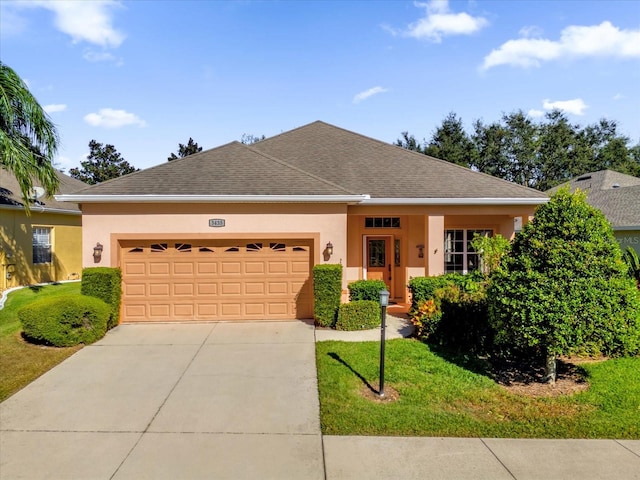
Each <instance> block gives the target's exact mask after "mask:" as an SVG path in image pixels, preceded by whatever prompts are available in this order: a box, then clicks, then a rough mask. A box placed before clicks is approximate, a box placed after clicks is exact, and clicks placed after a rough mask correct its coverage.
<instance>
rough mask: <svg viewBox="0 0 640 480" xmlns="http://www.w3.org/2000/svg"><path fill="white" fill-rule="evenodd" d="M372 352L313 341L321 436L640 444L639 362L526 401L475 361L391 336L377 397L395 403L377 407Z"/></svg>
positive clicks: (603, 367) (599, 368)
mask: <svg viewBox="0 0 640 480" xmlns="http://www.w3.org/2000/svg"><path fill="white" fill-rule="evenodd" d="M379 349H380V344H379V343H378V342H362V343H350V342H335V341H331V342H319V343H317V345H316V358H317V360H316V361H317V367H318V387H319V391H320V413H321V425H322V432H323V433H325V434H329V435H398V436H400V435H402V436H434V437H436V436H445V437H522V438H619V439H640V376H639V375H638V372H640V357H635V358H621V359H615V360H607V361H603V362H600V363H590V364H584V365H582V366H581V368H583V369H584V371H585V375H586V378H587V381H588V383H589V388H588V390H586V391H583V392H581V393H576V394H573V395H562V396H555V397H531V396H525V395H519V394H514V393H511V392H509V391H507V389H505V388H504V387H502V386H500V385H499V384H497V383H496V382H495V381H494V380H492V379H491V378H490V377H489V376H488V375H486V374H484V371H483V370H484V368H485V367H484V366H483V364H482V362H476V361H473V359H471V361H469V362H468V363H467V364H466V365H465V367H463V366H460V365H461V364H462V363H461V362H457V363H458V365H457V364H454V363H451V362H450V361H447V360H446V359H444V358H443V357H442V356H438V355H437V354H436V353H434V352H432V351H431V350H430V348H429V346H427V345H426V344H424V343H421V342H419V341H417V340H413V339H398V340H389V341H387V344H386V357H385V359H386V360H385V363H386V368H385V391H389V392H392V393H393V392H394V391H397V392H398V399H397V400H395V401H387V402H379V401H376V400H375V399H372V397H375V395H371V389H373V390H376V388H377V382H378V373H379V372H378V368H379ZM367 384H368V385H369V386H368V385H367ZM370 387H371V388H370Z"/></svg>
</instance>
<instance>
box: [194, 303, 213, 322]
mask: <svg viewBox="0 0 640 480" xmlns="http://www.w3.org/2000/svg"><path fill="white" fill-rule="evenodd" d="M196 311H197V318H198V319H210V318H215V317H217V316H218V305H217V304H215V303H198V304H196Z"/></svg>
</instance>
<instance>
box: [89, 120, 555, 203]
mask: <svg viewBox="0 0 640 480" xmlns="http://www.w3.org/2000/svg"><path fill="white" fill-rule="evenodd" d="M77 193H78V194H82V195H142V194H154V195H345V194H347V195H349V194H350V195H359V194H362V195H371V197H372V198H376V197H377V198H416V199H420V198H444V199H448V198H519V199H521V198H525V199H545V198H547V196H546V195H545V194H544V193H542V192H538V191H536V190H532V189H529V188H526V187H522V186H520V185H516V184H514V183H511V182H507V181H504V180H500V179H498V178H495V177H491V176H489V175H485V174H482V173H478V172H473V171H472V170H470V169H467V168H463V167H460V166H457V165H454V164H452V163H448V162H445V161H443V160H438V159H435V158H432V157H428V156H426V155H422V154H419V153H415V152H411V151H409V150H405V149H403V148H400V147H396V146H393V145H391V144H388V143H384V142H381V141H379V140H375V139H372V138H368V137H365V136H363V135H360V134H357V133H354V132H350V131H348V130H344V129H342V128H338V127H335V126H333V125H329V124H327V123H324V122H320V121H318V122H314V123H311V124H309V125H306V126H303V127H300V128H297V129H294V130H291V131H289V132H285V133H282V134H280V135H277V136H275V137H271V138H268V139H266V140H262V141H260V142H258V143H254V144H252V145H243V144H241V143H238V142H233V143H230V144H227V145H223V146H221V147H218V148H214V149H212V150H207V151H203V152H200V153H197V154H193V155H190V156H188V157H185V158H183V159H180V160H174V161H172V162H167V163H164V164H161V165H159V166H156V167H153V168H150V169H147V170H142V171H139V172H135V173H132V174H129V175H126V176H124V177H120V178H117V179H114V180H110V181H108V182H104V183H102V184H100V185H96V186H92V187H89V188H87V189H85V190H83V191H81V192H77Z"/></svg>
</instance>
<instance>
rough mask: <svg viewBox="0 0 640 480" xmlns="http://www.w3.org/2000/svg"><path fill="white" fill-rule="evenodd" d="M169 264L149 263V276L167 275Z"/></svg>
mask: <svg viewBox="0 0 640 480" xmlns="http://www.w3.org/2000/svg"><path fill="white" fill-rule="evenodd" d="M170 268H171V267H170V265H169V262H151V263H149V275H165V276H166V275H169V271H170Z"/></svg>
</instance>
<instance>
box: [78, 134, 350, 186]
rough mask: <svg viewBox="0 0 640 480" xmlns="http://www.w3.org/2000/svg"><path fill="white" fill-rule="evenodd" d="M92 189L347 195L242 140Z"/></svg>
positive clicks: (330, 184) (320, 179) (329, 183)
mask: <svg viewBox="0 0 640 480" xmlns="http://www.w3.org/2000/svg"><path fill="white" fill-rule="evenodd" d="M78 193H79V194H83V195H86V194H91V195H100V194H104V195H187V194H188V195H346V194H350V192H348V191H347V190H346V189H344V188H342V187H340V186H338V185H335V184H332V183H331V182H328V181H326V180H323V179H322V178H319V177H316V176H314V175H313V174H309V173H307V172H304V171H302V170H300V169H299V168H297V167H295V166H292V165H288V164H286V163H283V162H282V161H280V160H278V159H276V158H272V157H270V156H269V155H267V154H265V153H262V152H258V151H256V150H254V149H253V148H251V147H250V146H247V145H243V144H242V143H240V142H232V143H228V144H226V145H223V146H221V147H217V148H213V149H210V150H205V151H202V152H199V153H194V154H192V155H189V156H187V157H184V158H181V159H178V160H173V161H171V162H166V163H163V164H160V165H158V166H155V167H152V168H149V169H147V170H141V171H138V172H134V173H131V174H129V175H125V176H123V177H119V178H115V179H113V180H109V181H106V182H103V183H101V184H98V185H95V186H91V187H89V188H86V189H85V190H83V191H81V192H78Z"/></svg>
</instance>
